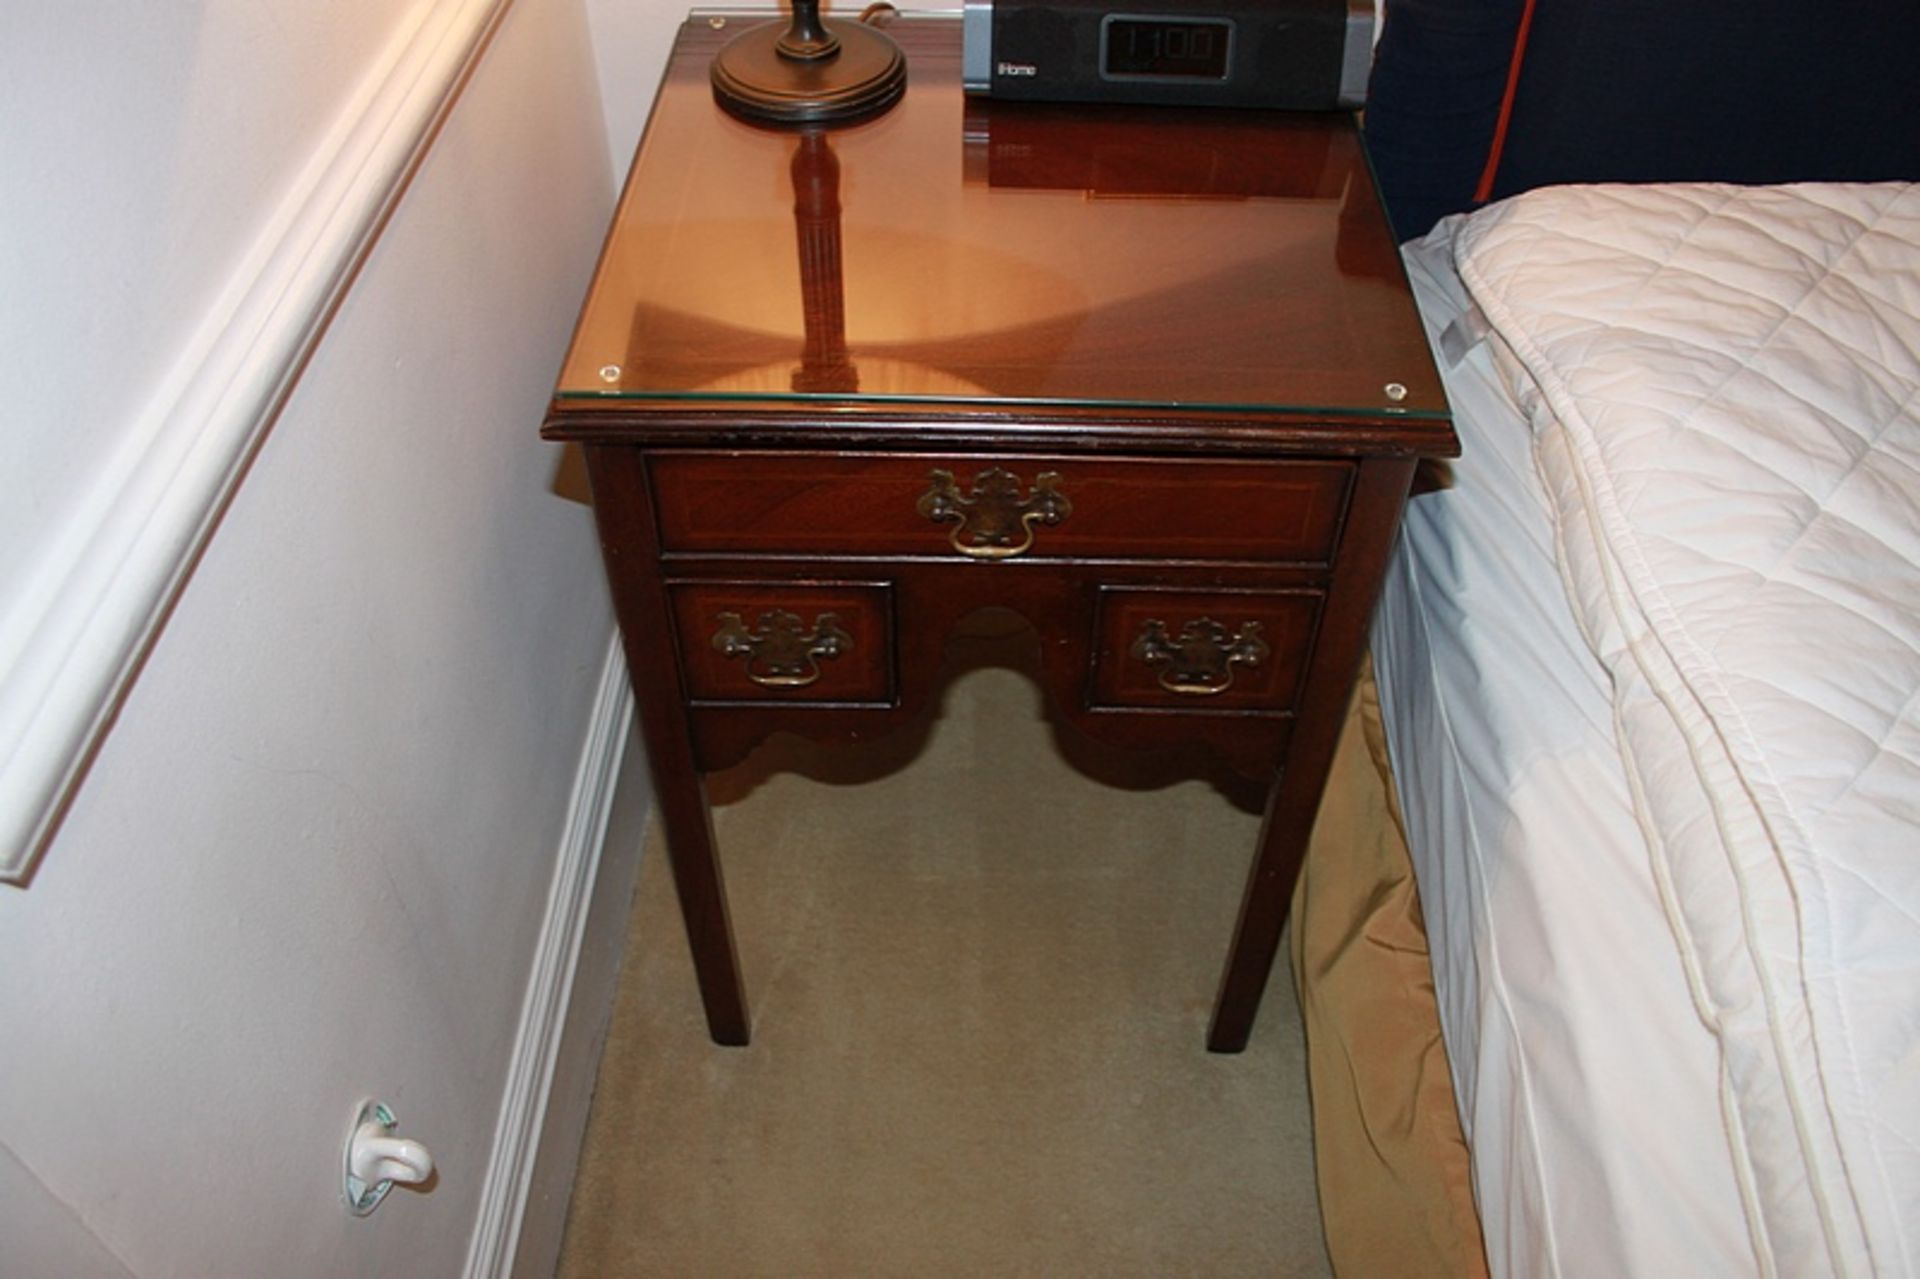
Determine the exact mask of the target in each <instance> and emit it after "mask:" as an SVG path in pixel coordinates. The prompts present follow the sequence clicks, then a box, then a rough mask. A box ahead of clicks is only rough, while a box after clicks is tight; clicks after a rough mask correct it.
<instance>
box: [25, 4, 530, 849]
mask: <svg viewBox="0 0 1920 1279" xmlns="http://www.w3.org/2000/svg"><path fill="white" fill-rule="evenodd" d="M510 3H511V0H433V2H432V3H428V4H422V5H418V6H415V8H414V10H413V11H412V12H411V13H409V14H408V16H407V19H406V20H405V22H404V25H403V26H402V27H401V28H400V29H399V30H398V31H396V32H395V33H394V35H393V37H392V39H391V40H390V41H389V43H388V44H387V46H386V48H384V49H383V50H382V51H381V54H380V56H379V58H378V59H376V61H375V63H374V65H373V66H372V68H371V69H370V70H369V72H368V73H367V75H366V77H365V78H364V80H363V81H362V82H361V84H360V85H359V86H358V87H357V88H356V90H355V92H354V94H353V96H352V98H351V99H350V100H349V101H348V103H347V104H346V106H345V108H344V109H343V110H342V111H341V113H340V115H339V117H338V118H337V119H336V121H335V123H334V125H333V127H332V128H331V129H330V130H329V131H328V133H327V136H326V137H325V138H324V139H323V140H322V141H321V143H320V144H319V145H318V146H317V147H316V148H315V150H314V151H313V153H312V156H311V157H310V159H309V162H308V163H307V164H306V165H305V166H304V168H303V169H302V170H301V172H300V174H299V176H298V177H297V178H296V179H295V180H294V181H293V183H292V184H291V185H290V186H289V187H288V189H287V191H286V193H285V195H284V196H283V197H282V199H281V201H280V203H279V205H278V206H277V207H276V209H275V211H274V213H273V216H272V217H271V218H269V219H268V221H267V223H266V225H265V226H264V227H263V228H262V229H261V231H260V233H259V235H258V238H257V239H256V240H255V242H254V243H253V245H252V247H251V248H250V249H249V251H248V252H247V254H246V256H245V257H244V259H243V260H242V261H241V264H240V266H239V268H238V269H237V270H236V271H235V272H234V274H233V276H232V277H231V278H230V279H229V280H228V281H227V282H226V285H225V287H224V288H223V289H222V290H221V291H220V294H219V296H218V298H217V299H216V301H215V302H214V304H213V305H212V306H211V307H210V308H208V310H207V312H206V313H205V315H204V316H203V317H202V318H201V321H200V323H199V324H198V325H197V326H196V328H195V330H194V333H193V336H192V338H191V339H189V341H188V342H187V344H186V346H185V349H183V350H182V351H181V353H180V355H179V357H178V359H177V360H176V361H175V363H174V365H173V367H172V368H171V369H169V370H168V372H167V373H166V375H165V376H164V377H162V378H161V380H160V381H159V383H158V384H157V386H156V388H155V392H154V394H153V396H152V397H151V399H150V400H149V401H147V402H146V403H145V404H144V405H143V406H142V407H141V408H140V409H139V410H138V412H137V414H136V416H135V418H134V420H133V421H132V422H131V423H130V424H129V427H128V430H127V431H126V433H125V436H124V443H123V445H122V446H121V447H119V448H118V450H117V451H116V453H115V455H114V456H112V457H109V458H104V459H102V461H101V465H100V467H99V476H100V479H99V481H98V483H97V485H96V487H95V488H94V490H93V491H92V492H90V493H89V494H88V495H87V497H86V498H85V499H84V500H83V501H81V502H79V503H77V504H76V506H77V509H76V510H74V511H73V512H72V513H71V514H70V515H69V517H68V519H67V522H66V525H65V527H64V528H63V529H62V531H61V533H60V534H59V536H57V537H56V538H55V539H53V541H52V544H51V545H49V546H47V547H45V548H44V553H36V554H35V556H34V562H33V563H32V564H31V565H28V566H25V571H24V572H23V573H22V574H21V578H20V580H19V583H18V588H17V590H16V591H15V593H14V594H13V596H12V598H11V599H9V600H6V601H0V608H4V610H5V611H4V613H3V614H0V752H4V753H3V754H0V883H23V882H25V880H26V879H27V877H28V875H29V874H30V872H31V871H32V869H33V864H34V861H35V859H36V858H37V857H38V856H39V854H40V852H41V850H42V848H43V846H44V845H45V843H46V842H47V840H48V838H49V837H50V835H51V833H52V831H53V829H54V827H55V826H56V825H57V824H58V820H59V816H60V814H61V813H62V812H63V811H64V809H65V806H66V804H67V802H68V800H69V798H70V796H71V793H72V791H73V789H74V787H75V786H76V785H77V784H78V782H79V780H80V778H81V776H82V775H83V774H84V772H85V770H86V765H87V762H88V761H89V759H90V758H91V757H92V754H93V751H94V749H95V747H96V746H97V744H98V741H99V738H100V736H101V734H102V732H103V731H104V730H105V728H106V726H107V725H108V724H110V723H111V722H112V720H113V716H114V712H115V710H116V709H117V708H118V706H119V704H120V701H121V699H122V698H123V697H124V696H125V693H126V690H127V687H128V685H129V684H130V683H131V682H132V680H133V678H134V675H135V673H136V672H137V671H138V670H139V667H140V663H141V661H142V659H143V658H144V657H145V655H146V653H147V651H148V649H149V648H150V647H151V646H152V643H153V640H154V638H155V636H156V635H157V634H158V632H159V630H160V628H161V627H162V626H163V625H164V623H165V619H166V616H167V613H168V610H169V609H170V608H171V606H172V604H173V601H174V600H175V598H176V597H177V596H178V594H179V592H180V589H181V587H182V585H183V584H184V583H185V581H186V579H187V577H188V576H189V575H190V574H191V573H192V570H193V566H194V563H195V561H196V560H197V558H198V557H199V554H200V552H201V550H202V549H203V548H204V546H205V545H206V542H207V539H208V537H209V536H210V535H211V533H212V530H213V528H214V526H215V525H216V524H217V523H218V521H219V517H220V514H221V512H222V511H223V510H224V509H225V508H226V505H227V503H228V501H229V500H230V499H231V497H232V494H233V490H234V488H235V487H236V485H237V484H238V483H239V482H240V479H241V477H242V476H243V475H244V474H245V471H246V467H247V463H248V461H249V460H250V459H251V458H252V456H253V454H254V452H255V450H256V449H257V448H258V446H259V443H260V440H261V438H262V436H263V435H264V434H265V432H266V429H267V427H268V426H269V424H270V423H271V422H272V421H273V418H274V416H275V414H276V413H277V412H278V411H279V408H280V406H281V404H282V403H283V402H284V401H285V399H286V396H287V394H288V392H289V390H290V389H291V388H292V386H293V384H294V382H295V380H296V379H297V377H298V375H299V371H300V369H301V368H302V366H303V365H304V364H305V362H306V360H307V358H308V356H309V355H310V354H311V353H312V350H313V348H314V346H315V344H316V343H317V342H318V341H319V339H320V336H321V335H322V333H323V332H324V331H325V329H326V326H327V322H328V321H329V320H330V319H331V318H332V315H333V312H334V310H335V308H336V307H337V306H338V304H339V301H340V299H341V297H342V296H343V295H344V294H345V292H346V290H347V288H348V287H349V285H350V284H351V282H352V280H353V277H354V274H355V272H356V271H357V270H358V269H359V266H360V263H361V262H362V261H363V260H364V259H365V257H366V255H367V252H368V250H369V249H370V248H371V246H372V244H373V241H374V240H375V239H376V238H377V237H378V235H379V233H380V228H381V227H382V226H383V225H384V223H385V221H386V218H387V216H388V214H389V213H390V212H391V210H392V209H393V207H394V205H395V203H396V202H397V201H398V200H399V198H400V195H401V193H402V192H403V191H404V190H405V188H406V185H407V180H408V179H409V178H410V177H411V176H412V174H413V172H414V170H415V168H416V167H417V166H418V164H419V162H420V158H421V156H422V155H424V153H425V151H426V149H427V148H428V147H429V146H431V145H432V141H433V137H434V134H435V132H436V131H437V129H438V127H439V124H440V122H441V120H442V119H444V117H445V115H446V113H447V111H448V110H449V109H450V107H451V106H452V104H453V102H454V101H455V99H456V98H457V97H458V95H459V91H460V88H461V86H462V85H463V84H464V83H465V82H466V79H467V77H468V75H469V74H470V72H471V70H472V68H473V66H474V65H475V64H476V62H477V61H478V59H479V57H480V55H481V53H482V52H483V51H484V49H485V47H486V44H487V41H488V38H489V37H490V36H491V34H492V32H493V31H494V30H495V28H496V27H497V26H498V24H499V21H500V18H501V16H502V15H503V14H504V13H505V11H506V9H507V8H508V6H509V5H510Z"/></svg>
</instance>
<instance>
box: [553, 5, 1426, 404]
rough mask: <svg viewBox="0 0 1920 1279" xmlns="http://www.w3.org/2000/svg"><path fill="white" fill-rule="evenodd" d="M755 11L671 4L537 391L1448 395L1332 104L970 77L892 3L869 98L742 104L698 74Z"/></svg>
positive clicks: (1147, 397) (1056, 400)
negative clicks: (574, 296)
mask: <svg viewBox="0 0 1920 1279" xmlns="http://www.w3.org/2000/svg"><path fill="white" fill-rule="evenodd" d="M765 20H768V18H767V17H766V16H765V15H755V16H746V17H743V16H742V15H740V14H738V13H729V14H727V15H726V16H725V17H720V16H718V15H714V16H699V15H697V16H696V17H695V18H694V19H690V20H689V22H688V23H687V25H686V26H685V27H684V28H683V29H682V31H681V35H680V39H679V41H678V43H677V45H676V47H675V51H674V55H673V58H672V61H671V63H670V64H669V67H668V71H667V74H666V78H665V81H664V83H663V85H662V87H661V90H660V95H659V98H658V100H657V102H656V104H655V107H654V112H653V117H652V120H651V122H650V123H649V125H648V129H647V132H646V135H645V137H644V139H643V141H642V143H641V148H640V152H639V155H638V158H637V159H636V161H635V169H634V176H633V178H632V179H631V180H630V181H629V183H628V187H627V190H626V192H625V194H624V196H623V197H622V200H621V203H620V207H619V211H618V213H617V215H616V218H615V222H614V226H613V229H612V231H611V233H610V235H609V238H608V241H607V246H606V249H605V251H604V253H603V256H602V259H601V263H600V267H599V270H598V272H597V274H596V276H595V279H594V283H593V286H592V289H591V292H590V294H589V297H588V300H587V304H586V307H585V309H584V311H583V313H582V315H581V318H580V322H579V325H578V328H577V329H576V331H575V335H574V339H573V344H572V347H571V349H570V351H569V353H568V355H567V358H566V362H565V365H564V367H563V369H562V372H561V376H560V380H559V386H558V391H557V394H558V396H559V398H560V399H561V400H563V401H566V400H606V399H614V400H626V401H631V402H632V403H633V405H634V406H635V407H640V406H642V405H647V404H657V403H678V404H682V405H684V404H688V403H704V404H716V403H724V402H728V401H736V400H738V401H754V402H758V403H761V404H765V403H767V402H770V401H771V402H776V403H794V404H810V403H814V402H820V403H823V404H842V405H846V404H856V405H858V404H909V405H911V404H940V405H951V406H957V407H961V408H964V407H966V406H988V405H990V406H992V407H993V408H995V409H1004V408H1005V407H1006V406H1008V405H1009V404H1012V405H1020V404H1034V405H1061V406H1068V407H1073V408H1092V409H1099V408H1112V407H1128V408H1149V409H1155V410H1171V411H1183V410H1194V411H1210V412H1217V411H1229V412H1235V413H1240V412H1252V413H1262V412H1289V413H1299V412H1311V413H1314V414H1319V415H1329V416H1341V415H1365V416H1369V417H1376V418H1377V417H1380V416H1382V415H1383V414H1384V415H1392V416H1408V417H1415V418H1420V417H1427V418H1444V417H1445V416H1446V402H1445V399H1444V396H1443V394H1442V392H1441V389H1440V382H1439V378H1438V376H1437V374H1436V373H1435V371H1434V367H1433V362H1432V358H1431V356H1430V354H1429V353H1428V349H1427V344H1426V339H1425V336H1424V334H1423V332H1422V330H1421V327H1420V323H1419V319H1418V317H1417V314H1416V313H1415V310H1414V304H1413V299H1412V295H1411V293H1410V292H1409V290H1408V286H1407V283H1406V277H1405V274H1404V272H1403V269H1402V267H1401V264H1400V259H1399V254H1398V249H1397V246H1396V245H1395V243H1394V240H1393V237H1392V234H1391V232H1390V231H1389V229H1388V226H1387V223H1386V220H1385V217H1384V215H1383V214H1382V212H1381V211H1380V209H1379V207H1378V204H1377V201H1376V199H1375V197H1374V195H1373V189H1372V184H1371V180H1370V178H1369V175H1368V172H1367V167H1366V159H1365V155H1364V153H1363V151H1362V148H1361V144H1360V138H1359V135H1358V132H1357V130H1356V129H1355V127H1354V125H1353V123H1352V121H1351V119H1350V118H1349V117H1346V116H1341V115H1292V114H1287V113H1277V112H1242V111H1222V110H1213V109H1204V108H1195V109H1172V108H1115V107H1094V108H1089V107H1073V106H1054V105H1047V104H1008V103H992V102H988V101H982V100H976V99H969V98H967V97H966V96H965V95H963V94H962V92H961V89H960V32H959V22H958V20H957V18H956V17H954V16H953V15H940V16H936V15H908V16H905V17H903V18H901V19H900V20H897V21H895V22H894V23H893V24H892V25H891V26H890V27H889V28H888V31H889V34H891V35H893V36H894V38H895V39H896V40H897V41H898V42H899V43H900V45H901V47H902V48H903V50H904V51H905V53H906V56H907V59H908V88H907V93H906V95H905V97H904V98H903V99H902V101H901V102H900V103H899V104H898V105H897V106H895V107H894V108H893V109H892V110H891V111H889V112H887V113H886V114H884V115H881V116H879V117H878V118H876V119H872V120H868V121H864V122H861V123H857V124H853V125H847V126H839V127H834V128H830V129H824V130H822V129H812V130H806V131H796V130H794V129H791V128H787V129H777V128H766V127H762V126H755V125H750V124H747V123H744V122H741V121H739V120H737V119H735V118H733V117H731V116H729V115H728V114H727V113H726V112H724V111H722V110H721V109H720V108H719V107H718V106H717V105H716V104H715V102H714V100H713V96H712V93H711V91H710V88H709V84H708V79H707V74H708V72H707V66H708V61H709V59H710V58H711V57H712V54H713V52H714V51H715V50H716V49H718V48H719V47H720V46H721V45H723V44H724V43H725V41H726V40H727V39H729V38H731V37H732V36H733V35H735V34H737V33H738V32H739V31H740V30H741V29H743V27H744V26H745V25H746V24H748V23H751V22H755V21H765ZM716 24H718V25H716Z"/></svg>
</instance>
